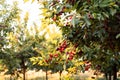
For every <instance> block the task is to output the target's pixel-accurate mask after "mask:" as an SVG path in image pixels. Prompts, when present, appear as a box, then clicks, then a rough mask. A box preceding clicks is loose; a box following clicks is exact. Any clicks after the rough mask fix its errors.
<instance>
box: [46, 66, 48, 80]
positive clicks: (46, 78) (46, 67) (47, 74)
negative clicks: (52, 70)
mask: <svg viewBox="0 0 120 80" xmlns="http://www.w3.org/2000/svg"><path fill="white" fill-rule="evenodd" d="M45 73H46V80H48V73H47V67H46V70H45Z"/></svg>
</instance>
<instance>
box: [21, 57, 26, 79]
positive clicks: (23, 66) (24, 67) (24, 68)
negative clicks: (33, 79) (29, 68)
mask: <svg viewBox="0 0 120 80" xmlns="http://www.w3.org/2000/svg"><path fill="white" fill-rule="evenodd" d="M21 63H22V70H23V80H26V76H25V73H26V66H25V61H24V59H23V58H22V62H21Z"/></svg>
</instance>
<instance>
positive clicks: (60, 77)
mask: <svg viewBox="0 0 120 80" xmlns="http://www.w3.org/2000/svg"><path fill="white" fill-rule="evenodd" d="M61 74H62V71H60V72H59V75H60V77H59V80H61Z"/></svg>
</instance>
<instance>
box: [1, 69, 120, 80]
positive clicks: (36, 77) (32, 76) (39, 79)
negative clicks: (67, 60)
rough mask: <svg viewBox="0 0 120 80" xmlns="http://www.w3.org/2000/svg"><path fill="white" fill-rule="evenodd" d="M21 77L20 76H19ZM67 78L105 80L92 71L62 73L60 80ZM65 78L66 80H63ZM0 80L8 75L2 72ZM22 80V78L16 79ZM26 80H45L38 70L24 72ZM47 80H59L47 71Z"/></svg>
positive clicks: (101, 75) (43, 74)
mask: <svg viewBox="0 0 120 80" xmlns="http://www.w3.org/2000/svg"><path fill="white" fill-rule="evenodd" d="M21 76H22V74H21ZM68 76H72V78H74V80H105V79H104V78H103V76H104V75H103V74H100V73H99V74H98V75H97V76H96V75H94V71H93V70H89V71H85V72H84V73H82V72H81V73H78V74H74V75H72V74H68V73H67V72H66V71H63V73H62V80H66V79H67V77H68ZM118 77H119V80H120V71H119V72H118ZM11 78H12V77H11ZM65 78H66V79H65ZM0 80H10V75H4V72H1V73H0ZM12 80H14V79H12ZM18 80H22V78H20V79H18ZM26 80H45V72H44V71H42V70H40V71H37V72H36V71H35V70H31V71H27V72H26ZM48 80H59V73H54V74H52V73H51V72H50V71H48Z"/></svg>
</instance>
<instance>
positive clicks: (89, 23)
mask: <svg viewBox="0 0 120 80" xmlns="http://www.w3.org/2000/svg"><path fill="white" fill-rule="evenodd" d="M84 20H85V22H86V24H87V25H88V26H90V25H91V22H90V20H89V19H88V17H87V15H85V16H84Z"/></svg>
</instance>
